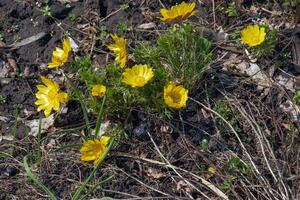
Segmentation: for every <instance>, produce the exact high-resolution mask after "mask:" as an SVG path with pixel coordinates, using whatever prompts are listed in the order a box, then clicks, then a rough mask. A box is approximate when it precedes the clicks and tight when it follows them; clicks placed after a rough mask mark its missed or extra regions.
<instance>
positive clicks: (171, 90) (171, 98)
mask: <svg viewBox="0 0 300 200" xmlns="http://www.w3.org/2000/svg"><path fill="white" fill-rule="evenodd" d="M187 99H188V90H187V89H185V88H184V87H183V86H182V85H178V86H177V85H176V84H175V83H174V82H170V83H169V84H168V85H167V86H165V87H164V100H165V104H167V105H168V106H169V107H170V108H175V109H180V108H183V107H185V106H186V101H187Z"/></svg>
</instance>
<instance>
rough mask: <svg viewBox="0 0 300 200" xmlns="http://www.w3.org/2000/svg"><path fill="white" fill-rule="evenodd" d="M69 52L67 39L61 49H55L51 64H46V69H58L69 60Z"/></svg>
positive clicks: (69, 45) (69, 47) (69, 46)
mask: <svg viewBox="0 0 300 200" xmlns="http://www.w3.org/2000/svg"><path fill="white" fill-rule="evenodd" d="M70 51H71V42H70V40H69V38H66V39H64V41H63V49H61V48H59V47H56V48H55V50H54V51H53V53H52V58H51V62H50V63H48V68H55V67H60V66H62V65H63V64H65V63H66V62H67V61H68V59H69V53H70Z"/></svg>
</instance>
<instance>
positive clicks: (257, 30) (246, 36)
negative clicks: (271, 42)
mask: <svg viewBox="0 0 300 200" xmlns="http://www.w3.org/2000/svg"><path fill="white" fill-rule="evenodd" d="M241 34H242V38H241V40H242V42H243V43H245V44H247V45H249V46H250V47H253V46H257V45H259V44H261V43H263V41H265V38H266V32H265V28H264V27H259V26H258V25H255V26H253V25H248V26H247V27H246V28H244V29H243V30H242V32H241Z"/></svg>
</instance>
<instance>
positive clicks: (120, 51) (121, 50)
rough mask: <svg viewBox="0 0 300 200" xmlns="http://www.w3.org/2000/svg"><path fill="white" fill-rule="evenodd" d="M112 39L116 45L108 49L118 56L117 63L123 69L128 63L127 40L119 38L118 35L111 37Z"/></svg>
mask: <svg viewBox="0 0 300 200" xmlns="http://www.w3.org/2000/svg"><path fill="white" fill-rule="evenodd" d="M111 37H112V38H113V40H114V41H115V43H114V44H111V45H108V46H107V47H108V48H109V50H111V51H113V52H114V53H115V54H116V58H115V61H116V63H118V64H119V65H120V66H121V67H124V66H125V65H126V62H127V50H126V40H125V39H124V38H121V37H118V36H117V35H116V34H114V35H111Z"/></svg>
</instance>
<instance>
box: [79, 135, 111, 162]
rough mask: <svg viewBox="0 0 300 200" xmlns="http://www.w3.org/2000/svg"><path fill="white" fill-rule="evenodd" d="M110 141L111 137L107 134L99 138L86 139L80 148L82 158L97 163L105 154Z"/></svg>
mask: <svg viewBox="0 0 300 200" xmlns="http://www.w3.org/2000/svg"><path fill="white" fill-rule="evenodd" d="M109 141H110V137H109V136H105V135H103V136H101V137H100V138H99V139H95V140H87V141H85V142H84V143H83V145H82V147H81V148H80V152H81V160H82V161H86V162H88V161H94V165H97V164H98V163H99V162H100V161H101V160H102V159H103V157H104V156H105V152H106V151H107V148H108V144H109Z"/></svg>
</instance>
